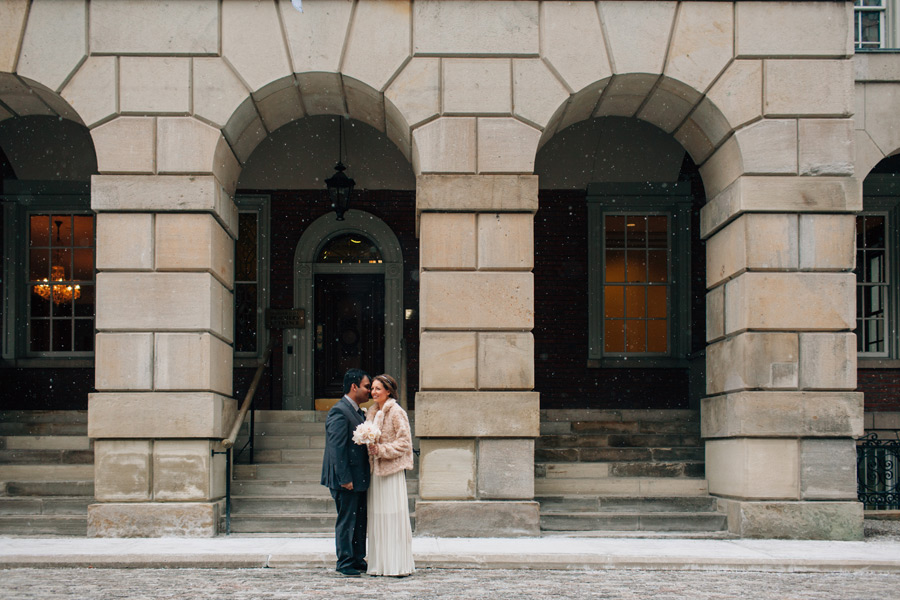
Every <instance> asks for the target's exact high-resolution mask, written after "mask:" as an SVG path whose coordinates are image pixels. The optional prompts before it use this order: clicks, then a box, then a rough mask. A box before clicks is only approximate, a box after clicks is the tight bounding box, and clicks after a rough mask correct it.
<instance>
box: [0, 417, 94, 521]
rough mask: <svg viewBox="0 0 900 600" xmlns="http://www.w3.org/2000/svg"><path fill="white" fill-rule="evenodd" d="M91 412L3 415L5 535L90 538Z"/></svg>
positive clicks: (0, 491)
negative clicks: (89, 424)
mask: <svg viewBox="0 0 900 600" xmlns="http://www.w3.org/2000/svg"><path fill="white" fill-rule="evenodd" d="M93 498H94V450H93V445H92V443H91V441H90V439H88V437H87V411H0V535H29V536H33V535H81V536H83V535H87V506H88V504H90V503H91V502H93Z"/></svg>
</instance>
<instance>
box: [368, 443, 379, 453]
mask: <svg viewBox="0 0 900 600" xmlns="http://www.w3.org/2000/svg"><path fill="white" fill-rule="evenodd" d="M366 448H367V449H368V450H369V456H375V455H376V454H378V449H377V448H375V444H369V445H368V446H366Z"/></svg>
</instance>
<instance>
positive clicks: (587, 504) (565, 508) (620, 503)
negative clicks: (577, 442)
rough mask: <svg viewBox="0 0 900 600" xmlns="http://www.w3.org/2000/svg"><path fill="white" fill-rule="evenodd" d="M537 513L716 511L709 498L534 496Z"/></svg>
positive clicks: (715, 501) (711, 498) (714, 500)
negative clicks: (539, 510)
mask: <svg viewBox="0 0 900 600" xmlns="http://www.w3.org/2000/svg"><path fill="white" fill-rule="evenodd" d="M535 500H536V501H537V502H540V504H541V514H550V513H580V512H585V513H597V512H606V513H621V512H626V513H651V512H652V513H656V512H667V513H676V512H692V513H698V512H716V511H717V508H718V501H717V500H716V499H715V498H713V497H712V496H670V497H656V498H633V497H630V496H575V495H572V496H538V497H536V498H535Z"/></svg>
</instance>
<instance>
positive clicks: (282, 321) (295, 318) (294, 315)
mask: <svg viewBox="0 0 900 600" xmlns="http://www.w3.org/2000/svg"><path fill="white" fill-rule="evenodd" d="M266 327H267V328H268V329H303V328H304V327H306V311H305V310H304V309H302V308H269V309H266Z"/></svg>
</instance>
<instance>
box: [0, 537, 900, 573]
mask: <svg viewBox="0 0 900 600" xmlns="http://www.w3.org/2000/svg"><path fill="white" fill-rule="evenodd" d="M333 544H334V542H333V540H331V539H329V538H319V539H309V538H306V539H304V538H209V539H202V540H198V539H184V538H156V539H138V540H136V539H105V540H104V539H96V538H93V539H86V538H0V569H13V568H109V569H112V568H127V569H137V568H197V569H216V568H225V569H262V568H296V569H333V568H334V554H333ZM413 554H414V557H415V560H416V566H417V567H418V568H436V569H513V570H516V569H522V570H545V569H546V570H608V569H623V570H624V569H643V570H661V571H663V570H664V571H671V570H676V571H722V570H725V571H762V572H779V573H801V572H806V573H809V572H860V571H869V572H882V573H898V572H900V542H874V543H872V542H870V543H864V542H815V541H777V540H717V541H708V540H679V539H666V540H659V539H641V540H638V539H631V540H627V539H617V538H598V539H590V540H584V539H566V538H553V539H547V538H524V539H492V538H468V539H463V538H415V539H414V540H413Z"/></svg>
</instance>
